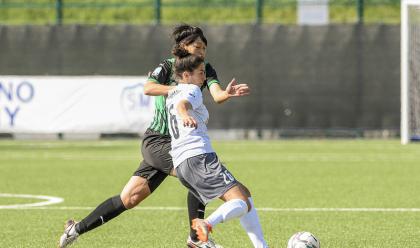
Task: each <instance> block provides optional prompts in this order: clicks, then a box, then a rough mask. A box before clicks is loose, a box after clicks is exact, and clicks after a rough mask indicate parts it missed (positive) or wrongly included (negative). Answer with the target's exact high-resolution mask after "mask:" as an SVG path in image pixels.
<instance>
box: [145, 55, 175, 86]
mask: <svg viewBox="0 0 420 248" xmlns="http://www.w3.org/2000/svg"><path fill="white" fill-rule="evenodd" d="M171 73H172V63H171V62H170V60H165V61H164V62H162V63H160V64H159V66H158V67H156V68H155V69H154V70H153V72H152V73H151V74H150V76H149V78H148V79H147V80H148V81H153V82H155V83H158V84H163V85H169V84H170V77H171Z"/></svg>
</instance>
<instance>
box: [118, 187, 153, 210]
mask: <svg viewBox="0 0 420 248" xmlns="http://www.w3.org/2000/svg"><path fill="white" fill-rule="evenodd" d="M149 195H150V190H149V187H148V185H147V182H146V183H142V184H139V185H136V187H133V188H131V189H124V190H123V192H121V195H120V196H121V201H122V202H123V204H124V207H125V208H126V209H132V208H134V207H136V206H137V205H139V203H140V202H142V201H143V200H144V199H145V198H146V197H147V196H149Z"/></svg>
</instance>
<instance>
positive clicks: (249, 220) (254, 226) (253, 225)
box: [241, 197, 268, 248]
mask: <svg viewBox="0 0 420 248" xmlns="http://www.w3.org/2000/svg"><path fill="white" fill-rule="evenodd" d="M248 201H249V202H250V203H251V207H252V209H251V211H249V212H248V213H247V214H245V215H244V216H242V217H241V225H242V227H243V228H244V229H245V231H246V232H247V233H248V237H249V239H250V240H251V242H252V244H253V245H254V247H255V248H267V247H268V245H267V242H265V240H264V235H263V232H262V228H261V224H260V220H259V218H258V214H257V210H256V209H255V207H254V202H253V201H252V198H251V197H249V198H248Z"/></svg>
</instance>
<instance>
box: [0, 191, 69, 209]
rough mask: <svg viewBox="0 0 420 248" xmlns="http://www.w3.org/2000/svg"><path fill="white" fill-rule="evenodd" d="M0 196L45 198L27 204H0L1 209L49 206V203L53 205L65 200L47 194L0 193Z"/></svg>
mask: <svg viewBox="0 0 420 248" xmlns="http://www.w3.org/2000/svg"><path fill="white" fill-rule="evenodd" d="M0 197H8V198H26V199H40V200H45V201H41V202H35V203H25V204H15V205H0V210H1V209H20V208H34V207H42V206H47V205H51V204H58V203H61V202H63V201H64V199H63V198H60V197H55V196H46V195H23V194H6V193H0Z"/></svg>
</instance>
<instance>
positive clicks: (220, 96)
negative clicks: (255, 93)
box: [210, 79, 250, 103]
mask: <svg viewBox="0 0 420 248" xmlns="http://www.w3.org/2000/svg"><path fill="white" fill-rule="evenodd" d="M210 94H211V96H212V97H213V99H214V101H215V102H216V103H222V102H224V101H226V100H228V99H229V98H231V97H239V96H247V95H249V94H250V90H249V87H248V85H247V84H243V83H240V84H238V83H237V82H236V79H232V81H230V83H229V84H228V86H227V87H226V89H225V90H223V89H222V88H221V87H220V85H219V84H212V85H211V86H210Z"/></svg>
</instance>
